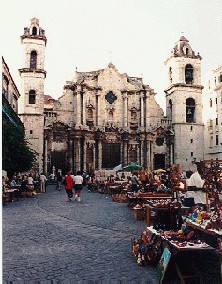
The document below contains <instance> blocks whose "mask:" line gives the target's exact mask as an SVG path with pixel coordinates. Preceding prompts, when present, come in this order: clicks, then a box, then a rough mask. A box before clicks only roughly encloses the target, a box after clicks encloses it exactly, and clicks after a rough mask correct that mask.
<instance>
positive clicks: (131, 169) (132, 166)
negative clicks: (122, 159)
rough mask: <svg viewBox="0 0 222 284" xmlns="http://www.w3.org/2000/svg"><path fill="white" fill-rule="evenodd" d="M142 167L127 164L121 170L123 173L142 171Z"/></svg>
mask: <svg viewBox="0 0 222 284" xmlns="http://www.w3.org/2000/svg"><path fill="white" fill-rule="evenodd" d="M142 168H143V167H142V166H139V165H136V164H129V165H128V166H126V167H123V170H125V171H136V170H142Z"/></svg>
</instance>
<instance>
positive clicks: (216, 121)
mask: <svg viewBox="0 0 222 284" xmlns="http://www.w3.org/2000/svg"><path fill="white" fill-rule="evenodd" d="M216 125H218V116H217V117H216Z"/></svg>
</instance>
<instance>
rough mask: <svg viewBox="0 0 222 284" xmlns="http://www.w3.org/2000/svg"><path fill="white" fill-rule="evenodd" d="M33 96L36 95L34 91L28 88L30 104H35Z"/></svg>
mask: <svg viewBox="0 0 222 284" xmlns="http://www.w3.org/2000/svg"><path fill="white" fill-rule="evenodd" d="M35 96H36V93H35V91H34V90H30V91H29V104H30V105H34V104H35Z"/></svg>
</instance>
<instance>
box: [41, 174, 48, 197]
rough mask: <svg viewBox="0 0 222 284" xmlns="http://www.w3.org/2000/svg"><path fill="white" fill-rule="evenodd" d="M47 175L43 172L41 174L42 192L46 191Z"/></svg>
mask: <svg viewBox="0 0 222 284" xmlns="http://www.w3.org/2000/svg"><path fill="white" fill-rule="evenodd" d="M46 180H47V179H46V176H45V175H44V174H43V173H41V174H40V176H39V181H40V192H45V183H46Z"/></svg>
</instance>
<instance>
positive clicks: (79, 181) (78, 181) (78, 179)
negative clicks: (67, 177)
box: [73, 171, 83, 201]
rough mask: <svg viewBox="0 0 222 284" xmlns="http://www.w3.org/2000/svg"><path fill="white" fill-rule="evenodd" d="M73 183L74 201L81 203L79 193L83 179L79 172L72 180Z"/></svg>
mask: <svg viewBox="0 0 222 284" xmlns="http://www.w3.org/2000/svg"><path fill="white" fill-rule="evenodd" d="M73 181H74V189H75V199H77V200H78V201H81V191H82V188H83V177H82V176H81V172H80V171H77V173H76V175H75V176H74V178H73Z"/></svg>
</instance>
